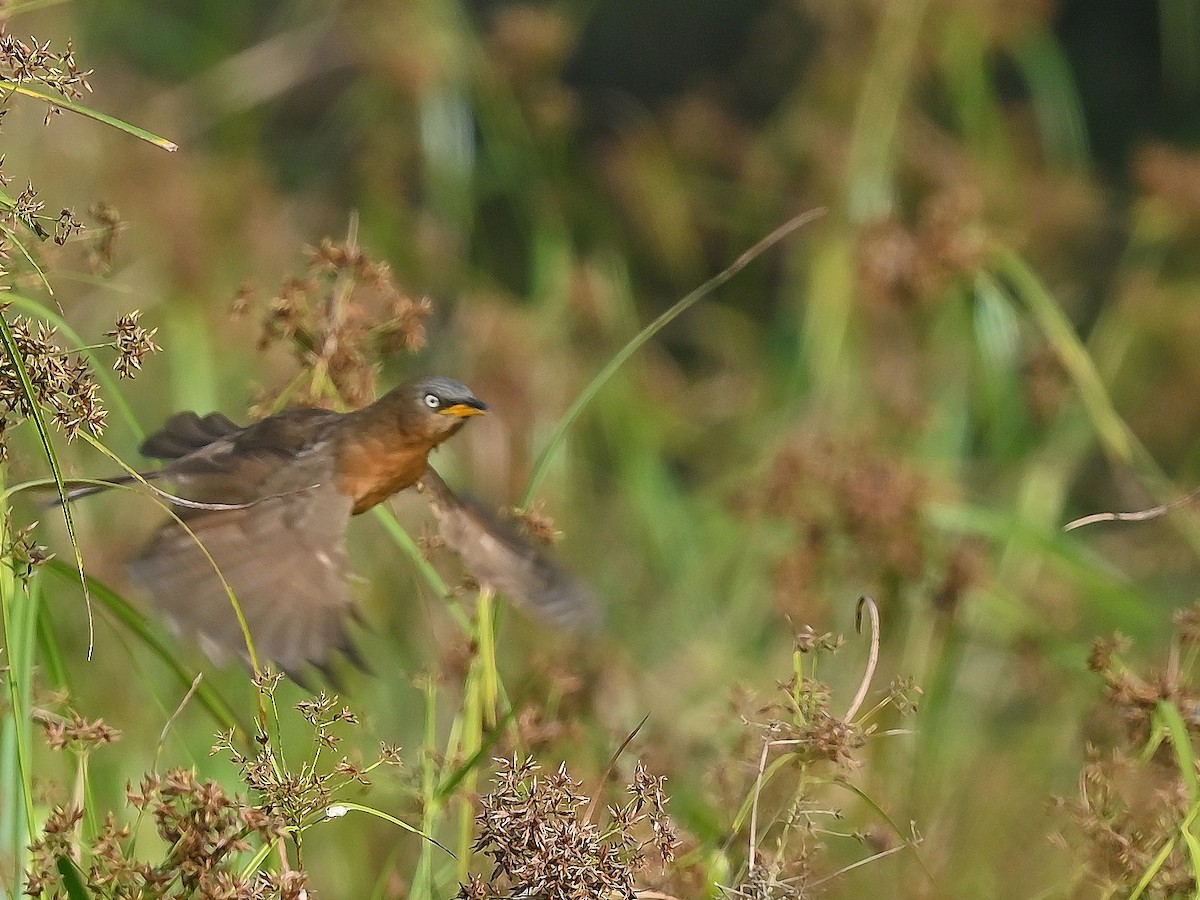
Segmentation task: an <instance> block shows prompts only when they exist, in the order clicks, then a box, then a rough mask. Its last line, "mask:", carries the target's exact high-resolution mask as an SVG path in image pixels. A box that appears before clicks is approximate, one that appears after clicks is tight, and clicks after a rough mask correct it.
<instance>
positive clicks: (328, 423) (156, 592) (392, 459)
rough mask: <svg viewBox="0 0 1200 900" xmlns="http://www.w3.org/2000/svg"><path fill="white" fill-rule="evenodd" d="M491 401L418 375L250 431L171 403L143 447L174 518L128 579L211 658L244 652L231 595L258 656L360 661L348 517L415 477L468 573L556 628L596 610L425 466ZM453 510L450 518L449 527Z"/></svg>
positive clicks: (286, 662)
mask: <svg viewBox="0 0 1200 900" xmlns="http://www.w3.org/2000/svg"><path fill="white" fill-rule="evenodd" d="M487 410H488V407H487V405H486V404H484V403H483V401H481V400H479V399H478V398H477V397H476V396H475V395H474V394H473V393H472V392H471V390H470V389H469V388H467V386H466V385H464V384H462V383H460V382H458V381H454V380H452V379H449V378H441V377H421V378H415V379H412V380H410V381H407V382H405V383H403V384H401V385H400V386H398V387H396V388H394V389H393V390H391V391H390V392H388V393H387V394H385V395H384V396H383V397H381V398H380V399H379V400H377V401H376V402H374V403H372V404H371V405H369V406H366V407H364V408H362V409H359V410H355V411H353V412H348V413H338V412H331V411H329V410H324V409H314V408H307V407H297V408H292V409H286V410H283V411H282V412H279V413H276V414H275V415H272V416H268V417H267V418H265V419H262V420H261V421H258V422H255V423H253V424H251V425H247V426H244V427H242V426H239V425H236V424H235V423H234V422H232V421H231V420H230V419H228V418H226V417H225V416H224V415H222V414H220V413H211V414H209V415H206V416H199V415H197V414H196V413H194V412H181V413H177V414H175V415H174V416H172V417H171V418H170V419H168V420H167V422H166V423H165V424H164V425H163V427H162V428H161V429H160V430H159V431H158V432H156V433H155V434H153V435H151V436H150V437H149V438H147V439H146V441H145V442H144V443H143V444H142V447H141V451H142V453H143V454H144V455H146V456H149V457H152V458H155V459H159V460H162V461H163V465H162V466H161V467H160V468H158V469H154V470H152V471H149V472H144V473H141V474H140V478H141V479H145V480H146V481H167V482H170V483H172V484H174V485H175V491H174V492H173V494H171V495H168V494H166V493H164V494H162V495H161V496H164V497H166V498H167V499H168V500H170V498H171V496H177V497H178V498H179V500H178V502H173V503H172V507H173V512H174V513H175V515H176V516H177V517H178V519H175V518H172V519H171V520H170V521H168V522H167V523H166V524H164V525H163V526H162V527H161V528H160V529H159V531H158V532H157V533H156V534H155V535H154V537H153V538H152V539H151V540H150V542H149V544H148V545H147V546H146V547H145V549H143V550H142V552H141V553H140V554H138V556H136V557H135V558H134V559H132V560H131V561H130V562H129V564H128V569H129V573H130V576H131V578H132V580H133V581H134V582H135V583H136V584H138V585H139V586H140V587H142V588H143V589H144V590H145V591H146V592H147V593H148V594H149V595H150V598H151V600H152V602H153V604H154V606H155V607H157V609H158V610H159V611H160V612H161V613H162V614H163V615H164V616H165V617H166V618H167V620H168V622H169V623H170V624H171V625H172V627H173V628H174V629H175V630H176V631H177V632H179V633H180V634H181V635H183V636H187V637H190V638H192V639H194V640H196V641H197V642H199V643H200V645H201V646H202V647H203V649H204V650H205V651H206V652H207V653H208V654H209V655H210V656H212V657H213V658H214V659H217V660H220V659H222V658H223V657H224V656H225V655H227V654H228V653H230V652H232V653H236V654H238V655H240V656H242V657H244V658H248V656H249V654H248V651H247V648H246V643H245V638H244V636H243V633H242V628H241V624H240V623H239V621H238V617H237V615H236V613H235V612H234V608H233V605H232V604H231V603H230V600H229V595H228V591H232V593H233V594H234V596H235V597H236V598H237V601H238V605H239V607H240V609H241V611H242V614H243V616H244V618H245V623H246V626H247V629H248V630H249V632H250V635H251V638H252V640H253V643H254V647H255V653H256V655H257V656H258V657H259V658H260V660H270V661H272V662H274V663H275V664H277V665H278V666H279V667H280V668H282V669H283V670H284V671H286V672H289V673H296V672H298V671H300V670H301V669H302V668H303V666H304V665H305V664H306V663H311V664H314V665H316V666H319V667H325V666H326V665H327V664H328V661H329V658H330V655H331V654H332V653H333V652H334V651H335V650H341V651H343V652H344V653H346V654H347V655H349V656H350V657H351V658H354V657H355V654H354V651H353V648H352V646H351V643H350V640H349V635H348V633H347V624H348V622H349V621H350V619H351V618H353V615H354V602H353V598H352V597H351V594H350V590H349V587H348V584H347V580H346V579H347V576H348V574H349V567H348V562H347V557H346V528H347V526H348V524H349V522H350V517H351V516H353V515H358V514H359V513H363V512H366V511H367V510H368V509H370V508H372V507H373V506H375V505H376V504H378V503H381V502H382V501H384V500H386V499H387V498H389V497H391V496H392V495H393V494H395V493H397V492H399V491H402V490H404V489H405V488H408V487H410V486H412V485H413V484H415V483H417V482H418V481H422V483H423V485H424V488H425V492H426V495H427V496H429V497H430V499H431V504H432V506H433V509H434V513H435V517H436V518H438V520H439V524H440V525H441V527H442V531H443V534H444V538H445V542H446V544H447V545H448V546H449V547H450V548H451V549H452V550H454V551H455V552H456V553H458V555H459V556H460V557H461V558H462V559H463V562H464V566H465V568H466V569H467V571H468V572H469V573H470V574H471V575H472V576H473V577H474V578H475V579H476V581H478V582H480V583H481V584H488V585H490V586H492V587H494V588H495V589H497V590H499V591H501V592H503V593H506V594H508V595H509V596H510V599H512V600H514V601H515V602H516V603H517V604H518V605H521V606H525V607H528V608H531V609H533V610H540V611H543V612H544V613H545V614H546V616H547V617H548V618H549V619H550V620H551V621H553V622H556V623H558V624H563V625H571V624H579V623H582V622H587V621H591V620H592V618H593V609H594V600H593V598H592V596H591V594H590V593H589V592H588V591H587V590H586V588H584V587H583V586H582V585H581V584H580V583H578V582H576V581H575V580H574V579H572V578H571V577H570V576H568V575H567V574H566V573H565V572H562V570H561V569H558V567H557V566H556V565H555V564H554V563H553V562H551V561H550V560H549V559H547V558H546V557H545V555H544V554H543V553H541V552H540V551H537V550H535V549H534V548H533V547H532V546H530V545H529V544H528V543H527V542H525V541H524V539H523V538H521V536H520V535H519V534H518V533H517V532H515V531H514V530H513V529H512V528H511V527H509V526H508V525H507V523H505V522H502V521H501V520H499V519H496V518H495V517H492V516H490V514H488V513H486V512H485V511H483V510H482V509H481V508H478V507H477V506H476V505H475V504H474V502H473V501H470V500H463V499H461V498H459V497H458V496H457V495H455V494H454V492H453V491H451V490H450V488H449V487H448V486H447V485H446V484H445V482H443V481H442V480H441V478H440V477H439V476H438V475H437V473H436V472H434V471H433V470H432V469H431V468H430V467H429V454H430V452H431V451H432V450H433V449H434V448H435V447H437V446H438V445H439V444H441V443H442V442H443V441H445V440H447V439H448V438H450V437H452V436H453V435H454V434H456V433H457V432H458V431H459V430H460V429H461V428H462V427H463V426H464V425H465V424H466V421H467V419H469V418H471V417H473V416H478V415H482V414H484V413H486V412H487ZM137 480H138V476H132V475H127V476H122V477H119V478H114V479H111V480H110V481H108V482H105V483H104V484H101V485H89V486H87V487H82V488H78V489H76V490H74V491H72V492H71V493H70V495H69V496H70V499H76V498H78V497H82V496H86V495H88V494H92V493H95V492H97V491H99V490H104V489H105V488H107V487H110V486H112V485H114V484H121V483H131V482H134V481H137ZM447 522H453V523H458V525H457V527H455V528H452V533H447ZM464 522H465V523H466V524H465V525H464V524H463V523H464ZM484 548H487V549H484ZM218 572H219V573H220V575H219V576H218V574H217V573H218Z"/></svg>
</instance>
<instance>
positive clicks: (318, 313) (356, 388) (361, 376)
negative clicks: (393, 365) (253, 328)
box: [233, 238, 433, 412]
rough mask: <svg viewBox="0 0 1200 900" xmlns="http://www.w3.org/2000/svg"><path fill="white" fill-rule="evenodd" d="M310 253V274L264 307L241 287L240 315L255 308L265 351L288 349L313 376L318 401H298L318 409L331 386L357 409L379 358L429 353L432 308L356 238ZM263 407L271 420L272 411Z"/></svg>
mask: <svg viewBox="0 0 1200 900" xmlns="http://www.w3.org/2000/svg"><path fill="white" fill-rule="evenodd" d="M307 252H308V258H309V261H308V267H307V269H306V270H305V272H304V273H303V274H300V275H294V276H291V277H289V278H287V279H286V280H285V281H284V282H283V284H282V285H281V287H280V289H279V290H278V291H277V292H276V293H275V294H274V296H272V297H270V298H269V299H268V300H267V301H266V302H265V303H259V302H258V301H257V299H256V291H255V289H254V288H253V287H252V286H250V285H243V286H242V288H241V289H239V291H238V293H237V295H236V296H235V297H234V303H233V309H234V313H235V314H246V313H249V312H250V311H252V310H254V309H255V308H256V307H257V308H258V309H259V311H258V313H257V315H258V317H259V318H260V320H261V322H262V331H261V334H260V337H259V347H260V349H266V348H268V347H270V346H273V345H275V344H278V343H280V342H284V343H286V344H287V345H288V346H289V347H290V349H291V351H292V353H293V355H294V356H295V359H296V362H297V364H298V365H300V366H301V367H302V368H304V369H306V370H310V371H312V372H313V373H314V374H313V378H312V379H311V384H312V386H313V391H314V394H315V395H314V396H303V397H299V398H292V399H299V400H301V401H304V402H310V403H312V402H318V401H319V400H320V399H321V398H320V396H319V395H320V393H321V391H320V383H321V381H322V380H323V379H324V378H328V380H330V381H331V382H332V384H333V387H334V388H335V389H336V391H337V393H338V395H339V396H340V398H341V399H342V400H343V401H345V402H346V403H348V404H350V405H352V406H359V405H361V404H363V403H365V402H367V401H368V400H369V399H370V395H371V390H372V388H373V386H374V383H375V374H376V371H375V369H376V363H377V361H378V360H379V359H380V358H381V357H383V356H387V355H389V354H392V353H396V352H398V351H401V350H403V351H406V352H412V351H415V350H418V349H420V348H421V347H423V346H425V320H426V319H427V318H428V317H429V315H430V313H431V312H432V311H433V305H432V303H431V302H430V301H429V299H427V298H420V299H416V298H413V297H410V296H409V295H408V294H406V293H405V292H404V291H403V290H401V289H400V288H399V287H398V286H397V285H396V283H395V281H394V279H393V278H392V274H391V269H390V268H389V267H388V266H387V265H386V264H385V263H379V262H375V261H374V260H372V259H371V257H369V256H368V255H367V254H366V253H365V252H364V251H363V250H362V249H361V248H359V246H358V245H357V243H356V241H355V240H354V239H353V238H351V239H349V240H347V241H345V242H341V243H339V242H335V241H332V240H329V239H328V238H327V239H325V240H323V241H322V242H321V243H320V244H319V245H318V246H316V247H311V248H309V249H308V251H307ZM268 399H269V398H268ZM261 405H262V406H263V407H264V409H263V411H264V412H265V411H267V410H268V409H269V408H270V406H271V403H270V402H267V403H264V404H261Z"/></svg>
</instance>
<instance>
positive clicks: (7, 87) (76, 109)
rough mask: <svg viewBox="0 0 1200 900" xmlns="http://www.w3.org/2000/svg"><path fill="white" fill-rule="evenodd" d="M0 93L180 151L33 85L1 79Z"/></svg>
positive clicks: (136, 129)
mask: <svg viewBox="0 0 1200 900" xmlns="http://www.w3.org/2000/svg"><path fill="white" fill-rule="evenodd" d="M0 91H12V92H13V93H15V94H23V95H24V96H26V97H33V98H34V99H35V100H41V101H43V102H45V103H49V104H50V105H51V106H56V107H58V108H59V109H65V110H67V111H68V112H73V113H76V114H78V115H81V116H86V117H87V118H89V119H95V120H96V121H97V122H103V123H104V124H105V125H111V126H112V127H113V128H116V129H118V130H120V131H124V132H125V133H126V134H130V135H133V136H134V137H135V138H138V139H140V140H143V141H146V142H147V143H149V144H153V145H154V146H156V147H161V148H162V149H163V150H166V151H168V152H174V151H176V150H178V149H179V145H178V144H176V143H174V142H173V141H168V140H167V139H166V138H164V137H159V136H158V135H157V134H152V133H150V132H149V131H146V130H145V129H143V128H138V127H137V126H136V125H130V124H129V123H128V122H123V121H121V120H120V119H118V118H115V117H113V116H109V115H106V114H104V113H102V112H99V111H98V110H94V109H92V108H91V107H88V106H83V105H81V104H79V103H75V102H73V101H71V100H68V99H66V98H65V97H63V96H61V95H59V94H55V93H52V92H51V91H47V90H43V89H42V88H39V87H34V86H33V85H31V84H17V83H15V82H12V81H8V80H6V79H3V78H0Z"/></svg>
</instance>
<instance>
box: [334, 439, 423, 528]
mask: <svg viewBox="0 0 1200 900" xmlns="http://www.w3.org/2000/svg"><path fill="white" fill-rule="evenodd" d="M428 460H429V450H428V448H425V447H399V448H395V449H386V450H385V449H382V448H379V447H371V446H353V447H345V448H343V449H342V452H341V454H340V459H339V460H338V466H337V472H338V475H337V488H338V491H339V492H341V493H342V494H345V495H347V496H349V497H352V498H353V499H354V514H355V515H357V514H358V513H361V512H366V511H367V510H368V509H370V508H371V507H372V506H375V505H376V504H377V503H382V502H383V501H384V500H386V499H387V498H388V497H390V496H392V494H395V493H396V492H398V491H402V490H404V489H405V488H407V487H411V486H412V485H413V484H414V483H415V482H416V480H417V479H418V478H420V477H421V476H422V475H424V474H425V469H426V467H427V466H428V465H429V461H428Z"/></svg>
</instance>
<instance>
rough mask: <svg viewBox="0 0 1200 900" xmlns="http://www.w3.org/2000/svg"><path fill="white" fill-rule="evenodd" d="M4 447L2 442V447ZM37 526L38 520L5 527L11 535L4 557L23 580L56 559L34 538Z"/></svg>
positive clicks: (0, 447)
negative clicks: (20, 526)
mask: <svg viewBox="0 0 1200 900" xmlns="http://www.w3.org/2000/svg"><path fill="white" fill-rule="evenodd" d="M3 447H4V444H3V443H2V442H0V449H3ZM37 526H38V523H37V522H30V523H29V524H28V525H26V526H25V527H24V528H19V529H15V530H14V529H13V527H12V522H11V521H10V522H9V523H8V527H7V528H6V529H5V530H6V531H7V533H8V534H9V535H10V537H9V541H8V544H7V545H6V546H5V547H4V550H3V553H4V559H5V561H6V562H7V563H8V565H9V567H10V568H11V569H12V570H13V572H14V573H15V574H16V576H17V577H18V578H20V579H21V580H22V581H28V580H29V576H31V575H32V574H33V572H34V570H35V569H37V567H38V566H40V565H42V564H43V563H47V562H49V561H50V560H52V559H54V554H53V553H51V552H50V549H49V548H48V547H46V546H44V545H42V544H39V543H38V542H37V541H36V540H34V537H33V532H34V530H35V529H36V528H37Z"/></svg>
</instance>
